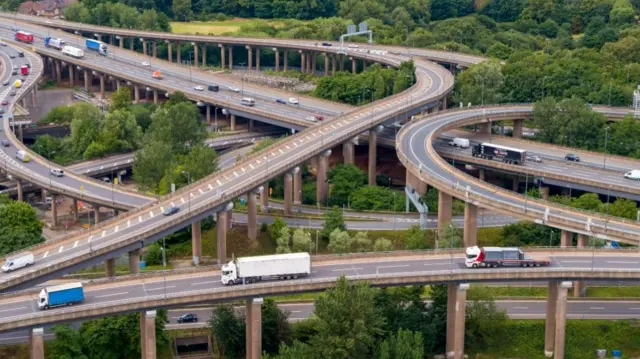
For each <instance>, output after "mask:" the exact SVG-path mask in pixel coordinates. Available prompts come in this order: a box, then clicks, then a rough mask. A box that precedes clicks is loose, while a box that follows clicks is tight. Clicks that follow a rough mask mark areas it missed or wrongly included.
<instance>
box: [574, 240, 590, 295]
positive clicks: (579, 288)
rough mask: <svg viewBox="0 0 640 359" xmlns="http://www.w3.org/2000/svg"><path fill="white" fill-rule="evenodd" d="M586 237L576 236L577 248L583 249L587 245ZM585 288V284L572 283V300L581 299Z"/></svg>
mask: <svg viewBox="0 0 640 359" xmlns="http://www.w3.org/2000/svg"><path fill="white" fill-rule="evenodd" d="M587 239H588V237H587V235H586V234H578V245H577V247H578V248H584V247H585V246H586V244H587ZM585 288H586V285H585V282H584V281H581V280H577V281H575V282H573V297H574V298H578V297H583V296H584V293H583V292H584V289H585Z"/></svg>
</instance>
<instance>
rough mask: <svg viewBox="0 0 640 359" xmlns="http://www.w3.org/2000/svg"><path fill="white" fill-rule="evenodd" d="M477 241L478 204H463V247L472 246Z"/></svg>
mask: <svg viewBox="0 0 640 359" xmlns="http://www.w3.org/2000/svg"><path fill="white" fill-rule="evenodd" d="M477 242H478V206H476V205H475V204H473V203H470V202H466V203H465V204H464V247H465V248H466V247H473V246H475V245H476V244H477Z"/></svg>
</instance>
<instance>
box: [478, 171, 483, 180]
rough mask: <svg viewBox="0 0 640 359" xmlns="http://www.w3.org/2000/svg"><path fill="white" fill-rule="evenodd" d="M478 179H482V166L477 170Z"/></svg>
mask: <svg viewBox="0 0 640 359" xmlns="http://www.w3.org/2000/svg"><path fill="white" fill-rule="evenodd" d="M478 179H479V180H480V181H484V168H480V169H479V170H478Z"/></svg>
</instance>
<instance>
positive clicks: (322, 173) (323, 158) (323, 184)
mask: <svg viewBox="0 0 640 359" xmlns="http://www.w3.org/2000/svg"><path fill="white" fill-rule="evenodd" d="M330 155H331V150H328V151H326V152H325V153H322V154H320V155H319V156H318V166H317V175H316V181H317V183H316V200H317V201H318V204H319V205H324V204H325V203H326V202H327V196H328V194H329V182H328V181H327V170H328V167H329V156H330Z"/></svg>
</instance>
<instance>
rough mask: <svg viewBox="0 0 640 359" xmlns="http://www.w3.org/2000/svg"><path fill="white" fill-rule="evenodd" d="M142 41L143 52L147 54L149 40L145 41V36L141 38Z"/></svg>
mask: <svg viewBox="0 0 640 359" xmlns="http://www.w3.org/2000/svg"><path fill="white" fill-rule="evenodd" d="M140 42H142V54H143V55H144V56H147V55H148V54H149V53H148V52H147V42H146V41H144V39H143V38H140Z"/></svg>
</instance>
